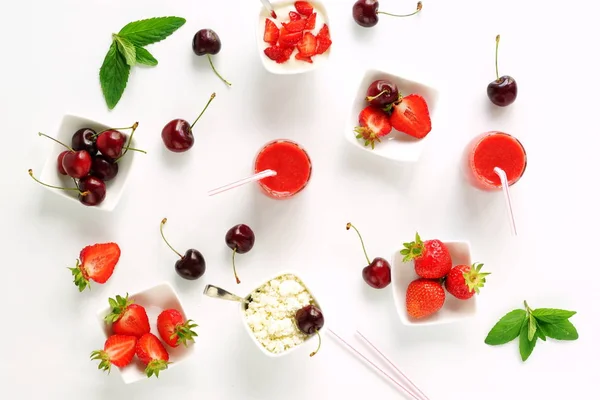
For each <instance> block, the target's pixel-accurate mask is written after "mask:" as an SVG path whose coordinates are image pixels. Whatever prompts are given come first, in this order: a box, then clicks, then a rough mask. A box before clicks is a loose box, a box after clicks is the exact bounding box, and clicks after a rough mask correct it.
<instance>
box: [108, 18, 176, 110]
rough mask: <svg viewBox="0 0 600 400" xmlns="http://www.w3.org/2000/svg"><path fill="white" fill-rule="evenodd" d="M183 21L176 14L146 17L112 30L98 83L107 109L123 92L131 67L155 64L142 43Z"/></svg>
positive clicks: (155, 39) (165, 33)
mask: <svg viewBox="0 0 600 400" xmlns="http://www.w3.org/2000/svg"><path fill="white" fill-rule="evenodd" d="M185 22H186V21H185V19H183V18H180V17H160V18H149V19H143V20H139V21H134V22H130V23H128V24H127V25H125V26H124V27H123V28H122V29H121V30H120V31H119V33H113V35H112V43H111V45H110V47H109V49H108V53H106V56H105V57H104V62H103V63H102V67H100V86H101V88H102V93H103V95H104V99H105V101H106V105H107V106H108V108H109V109H111V110H112V109H113V108H114V107H115V106H116V105H117V103H118V102H119V100H120V99H121V96H123V92H124V91H125V88H126V87H127V82H128V80H129V73H130V70H131V67H133V66H135V65H146V66H151V67H153V66H155V65H158V61H157V60H156V58H154V56H153V55H152V54H150V52H149V51H148V50H146V49H145V48H144V46H147V45H150V44H153V43H156V42H160V41H162V40H164V39H166V38H167V37H169V36H170V35H172V34H173V33H174V32H175V31H176V30H177V29H179V28H180V27H181V26H183V24H185Z"/></svg>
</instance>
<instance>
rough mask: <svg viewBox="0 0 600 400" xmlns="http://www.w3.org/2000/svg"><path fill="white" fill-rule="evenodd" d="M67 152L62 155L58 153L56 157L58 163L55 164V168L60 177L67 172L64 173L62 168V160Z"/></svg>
mask: <svg viewBox="0 0 600 400" xmlns="http://www.w3.org/2000/svg"><path fill="white" fill-rule="evenodd" d="M68 152H69V151H68V150H65V151H63V152H62V153H60V154H59V155H58V160H57V161H58V163H57V167H58V173H59V174H61V175H67V171H65V169H64V168H63V165H62V163H63V159H64V158H65V155H66V154H67V153H68Z"/></svg>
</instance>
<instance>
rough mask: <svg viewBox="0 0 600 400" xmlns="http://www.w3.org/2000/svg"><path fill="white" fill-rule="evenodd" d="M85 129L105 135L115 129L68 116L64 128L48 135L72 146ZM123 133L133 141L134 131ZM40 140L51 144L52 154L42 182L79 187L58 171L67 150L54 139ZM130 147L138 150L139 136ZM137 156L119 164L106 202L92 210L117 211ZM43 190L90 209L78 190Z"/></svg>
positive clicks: (132, 156) (42, 173) (108, 185)
mask: <svg viewBox="0 0 600 400" xmlns="http://www.w3.org/2000/svg"><path fill="white" fill-rule="evenodd" d="M132 124H133V122H132ZM82 128H91V129H93V130H94V131H96V132H102V131H103V130H106V129H111V128H112V127H110V126H107V125H104V124H101V123H100V122H96V121H93V120H91V119H87V118H83V117H79V116H76V115H65V116H64V117H63V119H62V122H61V124H60V127H59V128H58V131H56V132H54V133H51V132H44V133H45V134H47V135H48V136H51V137H53V138H55V139H57V140H59V141H61V142H63V143H64V144H66V145H68V146H70V145H71V138H72V136H73V134H74V133H75V132H77V131H78V130H79V129H82ZM120 132H121V133H123V134H125V136H126V137H127V140H129V135H130V132H123V131H120ZM40 140H46V141H47V142H48V143H49V144H50V145H49V148H50V153H49V155H48V158H47V159H46V163H45V164H44V167H43V169H42V171H41V174H40V175H39V179H40V180H41V181H42V182H44V183H46V184H49V185H53V186H59V187H75V184H74V183H73V179H72V178H71V177H68V176H65V175H61V174H60V173H59V172H58V168H57V158H58V155H59V154H60V153H61V152H63V151H65V148H64V147H63V146H61V145H60V144H58V143H56V142H52V141H51V140H49V139H47V138H40ZM125 144H127V142H125ZM130 146H131V147H136V146H135V137H134V138H133V139H132V140H131V145H130ZM135 153H136V152H135V151H128V152H127V155H126V156H125V157H123V158H122V159H121V160H120V161H119V173H118V174H117V176H115V177H114V178H113V179H111V180H110V181H108V182H105V183H106V197H105V198H104V201H103V202H102V203H100V204H98V205H97V206H92V207H90V208H97V209H100V210H103V211H112V210H113V209H114V208H115V206H116V205H117V204H118V203H119V200H120V199H121V196H122V195H123V191H124V190H125V185H126V183H127V180H128V178H129V174H130V172H131V167H132V163H133V158H134V157H136V154H135ZM34 172H35V170H34ZM40 186H42V185H40ZM43 187H44V188H46V189H48V190H50V191H52V192H54V193H56V194H57V195H59V196H61V197H62V198H64V199H66V200H67V201H73V202H76V203H78V204H79V205H81V206H82V207H88V206H85V205H83V204H81V203H80V202H79V199H78V198H77V192H76V191H74V190H69V191H66V190H59V189H52V188H48V187H46V186H43Z"/></svg>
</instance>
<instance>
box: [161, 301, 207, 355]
mask: <svg viewBox="0 0 600 400" xmlns="http://www.w3.org/2000/svg"><path fill="white" fill-rule="evenodd" d="M156 326H157V328H158V333H159V335H160V338H161V339H162V340H163V341H164V342H165V343H166V344H168V345H169V346H171V347H178V346H179V345H180V344H182V345H184V346H185V347H187V342H188V341H190V342H193V341H194V337H195V336H198V335H197V334H196V332H194V330H193V328H196V327H197V326H198V325H196V324H195V323H194V321H192V320H187V321H186V320H185V319H184V318H183V315H181V313H180V312H179V311H177V310H175V309H173V308H170V309H168V310H164V311H163V312H161V313H160V315H159V316H158V319H157V322H156Z"/></svg>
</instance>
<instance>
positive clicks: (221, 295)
mask: <svg viewBox="0 0 600 400" xmlns="http://www.w3.org/2000/svg"><path fill="white" fill-rule="evenodd" d="M204 295H206V296H209V297H215V298H217V299H221V300H231V301H239V302H241V303H247V302H248V300H246V299H242V298H241V297H240V296H236V295H235V294H233V293H229V292H228V291H227V290H225V289H221V288H220V287H217V286H213V285H206V287H205V288H204Z"/></svg>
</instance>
